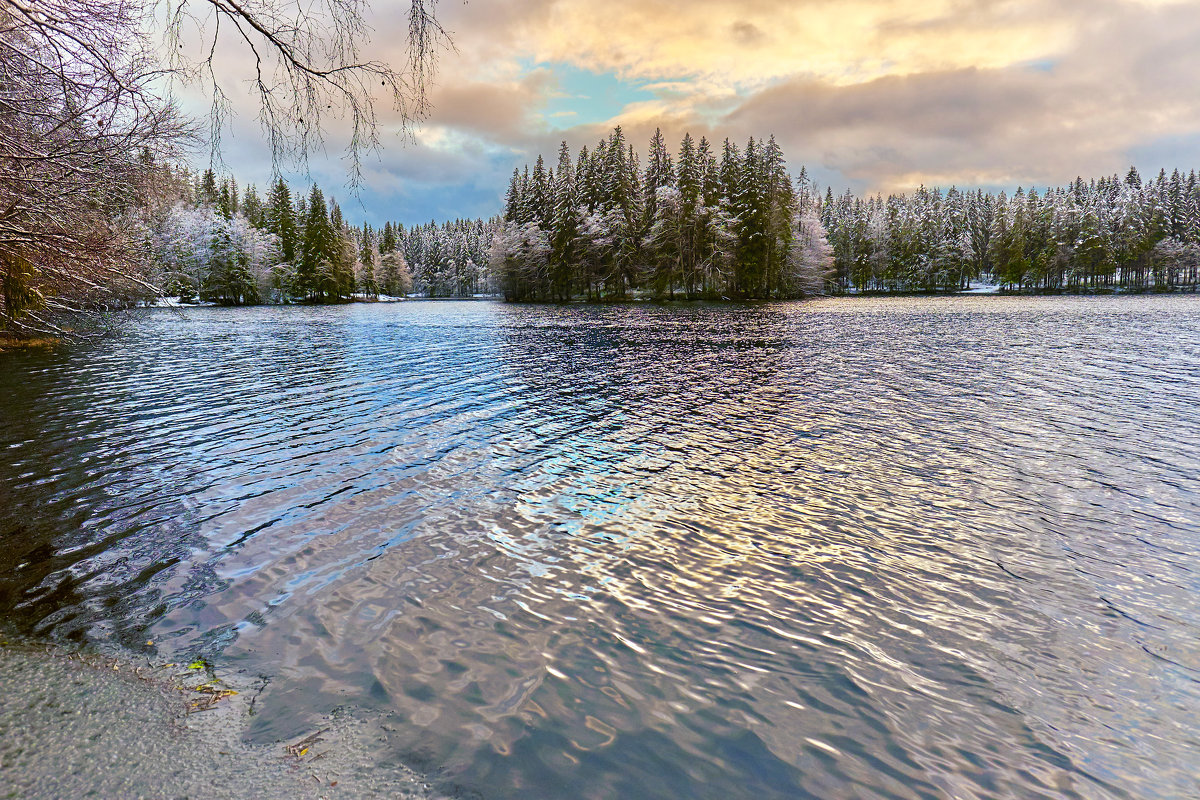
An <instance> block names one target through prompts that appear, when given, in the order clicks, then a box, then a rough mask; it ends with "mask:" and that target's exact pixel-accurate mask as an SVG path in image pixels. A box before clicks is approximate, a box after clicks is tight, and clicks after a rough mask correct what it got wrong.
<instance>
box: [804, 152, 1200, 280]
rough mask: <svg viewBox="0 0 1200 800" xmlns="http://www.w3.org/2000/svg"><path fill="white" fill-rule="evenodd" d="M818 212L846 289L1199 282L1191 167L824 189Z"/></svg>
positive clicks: (1197, 199) (1198, 203) (1199, 209)
mask: <svg viewBox="0 0 1200 800" xmlns="http://www.w3.org/2000/svg"><path fill="white" fill-rule="evenodd" d="M820 214H821V220H822V222H823V224H824V226H825V228H826V230H827V232H828V237H829V241H830V243H831V245H832V246H833V251H834V262H835V268H836V274H835V278H834V282H835V285H836V286H837V287H838V289H839V290H841V291H859V292H866V291H881V292H892V291H937V290H955V289H963V288H967V287H968V286H969V285H970V282H971V281H972V280H984V281H988V282H991V283H994V284H997V285H999V286H1001V287H1002V288H1005V289H1008V290H1013V291H1030V292H1057V291H1070V292H1079V291H1106V290H1115V289H1121V290H1125V291H1172V290H1190V291H1195V290H1196V288H1197V284H1198V280H1200V275H1198V269H1200V224H1198V222H1200V187H1197V178H1196V174H1195V172H1190V173H1188V174H1187V175H1184V174H1182V173H1181V172H1180V171H1179V170H1175V171H1174V172H1173V173H1171V174H1170V175H1168V174H1167V173H1166V171H1165V170H1164V171H1160V172H1159V174H1158V176H1157V177H1155V178H1154V179H1152V180H1143V179H1142V177H1141V176H1140V175H1139V174H1138V172H1137V170H1136V169H1133V168H1131V169H1130V171H1129V172H1128V173H1127V174H1126V176H1125V177H1124V178H1121V177H1119V176H1117V175H1113V176H1110V177H1106V178H1099V179H1095V180H1092V181H1090V182H1085V181H1084V180H1083V179H1082V178H1079V179H1076V180H1075V181H1074V182H1073V183H1071V184H1070V185H1068V186H1064V187H1059V188H1051V189H1047V190H1045V191H1044V192H1042V193H1039V192H1037V191H1036V190H1030V191H1028V192H1027V191H1025V190H1024V189H1018V190H1017V191H1016V192H1015V193H1014V194H1013V196H1012V197H1009V196H1008V195H1007V194H1006V193H1005V192H1000V193H999V194H990V193H986V192H983V191H974V192H962V191H959V190H958V189H956V188H953V187H952V188H950V189H949V190H947V191H943V190H941V189H936V188H935V189H927V188H924V187H922V188H921V189H919V190H917V191H916V192H915V193H913V194H911V195H892V196H890V197H888V198H886V199H885V198H883V197H879V196H877V197H868V198H861V197H855V196H854V195H852V194H851V193H849V192H847V193H845V194H844V195H842V196H841V197H838V198H835V197H834V196H833V194H832V192H829V193H828V194H826V195H825V199H824V200H823V201H822V202H821V206H820Z"/></svg>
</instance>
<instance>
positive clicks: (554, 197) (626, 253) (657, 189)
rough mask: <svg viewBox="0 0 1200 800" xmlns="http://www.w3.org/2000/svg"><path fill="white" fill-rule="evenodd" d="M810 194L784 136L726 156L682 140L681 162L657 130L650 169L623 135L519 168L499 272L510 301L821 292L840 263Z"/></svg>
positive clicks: (499, 236)
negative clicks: (787, 154)
mask: <svg viewBox="0 0 1200 800" xmlns="http://www.w3.org/2000/svg"><path fill="white" fill-rule="evenodd" d="M811 188H812V187H811V185H810V184H809V183H808V181H807V177H806V175H805V173H803V172H802V173H801V177H800V179H799V180H798V181H795V182H794V181H793V180H792V178H791V176H790V175H789V174H788V172H787V169H786V164H785V160H784V155H783V152H782V151H781V150H780V148H779V146H778V145H777V144H776V142H775V138H774V137H771V138H770V139H768V140H766V141H762V142H756V141H755V140H754V139H753V138H751V139H750V140H749V141H747V142H746V145H745V147H744V148H739V147H738V146H737V145H736V144H733V143H731V142H730V141H729V140H728V139H726V140H725V142H724V144H723V145H722V146H721V151H720V154H719V155H718V153H717V152H716V151H715V150H714V148H713V146H712V144H711V143H710V142H709V141H708V139H707V138H705V137H701V138H700V139H699V141H696V140H694V139H693V138H692V136H691V135H690V134H685V135H684V137H683V141H682V142H681V143H680V146H679V151H678V154H677V155H676V156H674V157H672V155H671V153H670V152H669V151H668V149H667V146H666V143H665V141H664V139H663V135H662V131H661V130H655V132H654V136H653V137H652V139H651V141H650V146H649V152H648V154H647V157H646V164H645V167H644V168H643V167H642V165H641V160H640V158H639V156H638V154H637V152H636V151H635V150H634V148H633V146H632V145H631V144H630V143H629V142H627V141H626V137H625V134H624V132H623V131H622V129H621V128H620V127H617V128H615V129H614V130H613V131H612V133H611V134H609V135H608V137H607V138H605V139H602V140H601V141H600V142H598V143H597V144H596V146H595V147H594V148H592V149H591V150H590V151H589V150H588V149H587V147H583V148H581V149H580V151H579V154H578V155H577V156H576V157H575V158H572V156H571V152H570V149H569V148H568V146H567V143H566V142H563V143H562V145H561V146H560V148H559V152H558V162H557V164H556V165H555V166H553V167H549V168H548V167H547V166H546V163H545V160H544V159H543V158H542V157H541V156H539V157H538V159H537V162H536V163H535V164H534V166H533V169H532V170H530V168H529V167H528V166H526V167H525V169H524V170H523V171H520V170H515V171H514V172H513V175H512V179H511V181H510V183H509V188H508V193H507V196H506V202H505V210H504V223H503V225H502V226H501V227H500V229H499V230H498V231H497V233H496V235H495V237H494V239H493V240H492V248H491V267H492V270H493V272H494V273H495V279H496V281H497V283H498V284H499V285H500V286H501V287H502V288H503V291H504V295H505V297H506V298H507V299H509V300H533V301H546V300H555V301H565V300H570V299H573V298H584V299H587V300H591V301H596V300H606V299H625V298H628V297H631V296H646V297H654V298H668V299H676V298H679V299H696V298H705V299H732V298H771V297H803V296H807V295H813V294H820V293H823V292H824V290H825V287H826V284H827V283H828V281H829V279H830V277H831V270H832V268H833V260H832V251H831V249H830V246H829V243H828V242H827V241H826V237H825V234H824V231H823V230H822V228H821V223H820V218H819V210H820V207H819V203H818V202H817V200H818V198H816V197H814V196H813V193H812V191H811Z"/></svg>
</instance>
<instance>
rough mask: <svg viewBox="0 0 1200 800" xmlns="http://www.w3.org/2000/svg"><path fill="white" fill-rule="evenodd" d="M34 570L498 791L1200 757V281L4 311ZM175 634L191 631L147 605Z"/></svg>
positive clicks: (4, 545)
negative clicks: (116, 319) (44, 321)
mask: <svg viewBox="0 0 1200 800" xmlns="http://www.w3.org/2000/svg"><path fill="white" fill-rule="evenodd" d="M0 413H2V416H0V452H2V453H3V454H4V456H3V460H2V461H0V614H2V618H3V620H4V621H5V623H6V624H7V626H8V627H9V628H10V629H11V630H14V631H16V632H18V633H23V634H26V635H31V636H35V637H41V638H50V639H57V640H86V641H100V642H107V643H110V644H111V643H116V644H119V645H121V646H123V647H126V648H129V649H132V650H139V651H140V650H147V649H148V650H151V651H154V652H152V657H154V658H159V659H165V658H167V657H170V656H174V655H178V654H181V653H186V654H193V653H199V654H204V655H206V656H208V657H209V658H211V659H212V660H213V661H214V662H215V663H217V664H218V665H221V667H222V668H225V669H229V670H233V669H244V670H247V671H249V672H251V673H256V674H261V675H264V676H267V677H268V678H269V680H270V682H269V684H268V689H267V691H266V693H265V694H264V695H263V696H262V697H261V698H260V700H259V703H258V707H259V711H260V713H259V715H258V716H257V717H256V718H255V719H256V723H255V726H254V728H253V729H252V730H251V735H252V737H253V738H254V739H255V740H259V741H263V742H268V741H272V740H275V739H278V738H282V737H288V736H294V735H297V734H298V733H301V732H304V731H306V730H308V729H309V727H310V726H311V725H313V724H314V720H316V719H318V718H319V717H320V716H321V715H322V714H325V713H327V712H328V711H330V710H331V709H333V708H334V707H336V706H345V705H355V706H360V707H370V708H372V709H374V710H377V711H378V710H383V711H386V712H390V713H392V714H393V715H394V718H395V721H396V725H395V727H396V734H395V736H394V737H393V741H391V743H390V745H389V747H388V748H387V749H386V750H385V749H384V748H382V747H381V749H380V752H379V754H378V757H379V760H380V763H381V764H383V763H388V762H389V760H400V761H403V762H406V763H410V764H413V765H414V766H416V767H418V768H420V769H423V770H427V771H430V772H432V773H434V774H436V775H437V776H438V777H439V780H440V781H441V782H442V785H443V786H444V787H447V788H456V789H457V790H458V791H460V792H462V793H464V794H467V795H468V796H471V795H472V793H477V796H481V797H484V798H529V797H539V798H571V800H576V799H577V798H623V799H624V798H685V797H686V798H718V799H719V800H729V798H746V797H753V798H755V799H756V800H760V799H763V798H797V797H809V796H811V797H820V798H835V797H961V798H966V797H981V798H982V797H997V796H1013V797H1039V796H1041V797H1075V796H1079V797H1181V796H1196V795H1198V794H1200V778H1198V775H1200V682H1198V681H1200V575H1198V573H1197V570H1200V299H1198V298H1181V297H1169V298H1147V297H1140V298H1095V299H1082V298H1074V299H1049V298H1040V299H1037V298H1026V299H1017V298H999V297H973V298H968V297H958V298H938V299H881V300H867V299H854V300H842V301H839V300H830V301H820V302H814V303H804V304H767V305H748V306H737V307H713V306H682V307H675V308H664V307H653V306H640V307H603V308H553V307H535V308H522V307H510V306H504V305H501V304H492V303H415V302H414V303H405V304H396V305H386V306H384V305H376V306H362V305H356V306H349V307H338V308H324V309H301V308H256V309H204V310H194V311H188V312H186V313H185V314H182V315H180V314H177V313H174V312H170V311H161V312H147V313H146V314H145V315H144V316H143V317H140V318H138V320H137V321H136V323H135V324H134V325H133V326H132V328H131V330H129V331H128V332H127V333H126V334H124V335H122V336H120V337H117V338H113V339H109V340H106V341H103V342H100V343H97V344H93V345H88V346H79V347H75V348H73V349H71V350H69V351H65V352H57V353H22V354H14V353H9V354H0ZM147 640H153V641H155V642H156V645H155V646H154V647H153V648H149V647H147V646H146V645H145V642H146V641H147Z"/></svg>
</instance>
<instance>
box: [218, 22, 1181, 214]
mask: <svg viewBox="0 0 1200 800" xmlns="http://www.w3.org/2000/svg"><path fill="white" fill-rule="evenodd" d="M436 8H437V15H438V19H439V20H440V21H441V23H442V25H443V26H444V27H445V28H446V29H447V31H448V32H449V33H450V35H451V37H452V40H453V44H454V49H453V50H444V51H443V52H442V54H441V57H440V61H439V69H438V73H437V78H436V85H435V86H434V88H433V91H432V95H431V99H432V102H433V108H432V111H431V113H430V115H429V117H428V118H427V119H426V120H425V121H424V122H423V123H422V124H421V125H420V126H419V128H418V129H417V130H416V131H415V133H414V135H413V136H412V137H404V136H400V135H398V133H397V130H398V128H399V125H398V120H397V118H396V116H395V115H394V114H389V113H388V112H387V103H383V105H382V106H381V108H380V110H381V112H382V113H381V120H382V131H381V133H382V141H383V147H382V148H381V149H380V150H379V151H378V152H376V153H375V154H373V155H371V156H368V158H367V160H366V164H365V168H366V171H365V178H366V180H365V183H364V185H363V188H362V190H361V191H360V192H359V193H358V195H357V197H355V196H353V195H352V194H351V193H350V192H349V191H348V190H346V189H345V188H344V187H345V183H346V171H345V164H344V162H343V161H342V160H341V141H343V140H342V137H341V134H340V129H339V127H338V124H337V123H336V122H335V123H334V124H333V125H332V127H331V131H330V136H329V138H328V142H327V146H326V153H325V154H323V155H318V156H317V157H315V158H313V159H312V160H311V162H310V164H309V166H308V170H307V172H304V171H296V170H292V171H289V172H287V173H285V175H286V177H287V178H288V179H289V181H291V182H292V183H293V185H303V184H306V183H308V182H309V181H310V180H311V179H315V180H316V181H317V182H319V183H320V184H321V185H322V186H324V187H328V188H330V189H332V190H333V193H334V194H335V195H338V199H339V201H340V202H341V203H342V206H343V209H344V211H345V213H346V216H347V217H348V218H349V219H351V220H354V221H368V222H371V223H373V224H380V223H382V222H383V221H384V220H386V219H391V220H398V221H400V222H403V223H405V224H413V223H417V222H423V221H429V220H430V219H435V220H439V221H440V220H444V219H452V218H456V217H477V216H482V217H489V216H491V215H493V214H496V213H499V212H500V211H501V209H502V205H503V195H504V191H505V189H506V188H507V183H508V178H509V175H510V174H511V173H512V170H513V168H514V167H520V166H523V165H524V164H526V163H531V162H532V161H533V160H534V159H535V158H536V157H537V155H538V154H539V153H541V154H543V155H544V156H545V157H546V159H547V161H549V162H551V163H553V162H554V161H555V159H556V153H557V149H558V143H559V142H560V141H561V140H565V141H567V142H568V144H569V145H570V147H571V151H572V153H575V152H577V151H578V149H579V147H580V145H585V144H586V145H587V146H588V147H589V148H590V147H591V146H592V145H594V144H595V142H596V141H597V140H598V139H600V138H601V137H602V136H604V135H605V134H606V133H607V131H608V130H610V129H611V128H612V126H614V125H617V124H620V125H622V126H623V127H624V129H625V131H626V133H627V135H628V136H629V138H630V141H631V142H633V143H634V144H635V146H637V148H638V149H639V150H640V151H642V152H643V158H644V151H645V150H646V149H647V145H648V142H649V140H650V136H651V135H652V133H653V132H654V129H655V128H656V127H661V128H662V130H663V133H664V136H665V137H666V139H667V141H668V143H669V145H670V146H671V147H672V149H673V150H677V148H678V142H679V140H680V139H681V138H682V136H683V134H684V132H685V131H690V132H691V133H692V135H693V136H694V137H696V138H699V136H700V135H707V136H708V137H709V138H710V139H713V140H715V141H716V142H720V141H721V140H723V139H724V138H726V137H729V138H731V139H733V140H735V141H737V142H738V143H739V144H740V143H742V142H744V141H745V140H746V138H747V137H749V136H754V137H755V138H760V137H763V138H765V137H767V136H769V135H772V134H773V135H774V136H775V137H776V138H777V140H778V141H779V143H780V145H781V147H782V148H783V151H784V153H785V154H786V156H787V158H788V163H789V166H790V168H791V169H792V172H793V174H795V172H797V171H798V170H799V168H800V167H801V165H804V166H806V167H807V168H808V170H809V172H810V174H812V175H813V176H814V177H815V179H816V180H817V182H818V184H820V185H821V186H832V187H833V188H834V191H835V193H840V192H841V191H843V190H845V189H851V190H853V191H856V192H883V193H888V192H896V191H908V190H912V189H914V188H916V187H918V186H920V185H922V184H924V185H941V186H949V185H951V184H953V185H957V186H958V187H960V188H967V187H982V188H987V189H992V190H995V189H1008V190H1010V191H1011V190H1013V189H1015V188H1016V187H1018V186H1026V187H1028V186H1046V185H1060V184H1063V183H1066V182H1068V181H1071V180H1073V179H1074V178H1075V177H1076V176H1079V175H1082V176H1084V177H1085V178H1086V177H1093V176H1099V175H1106V174H1114V173H1120V174H1124V172H1125V171H1126V170H1127V169H1128V167H1129V166H1130V165H1131V164H1133V165H1136V166H1137V167H1138V168H1139V169H1141V170H1142V171H1143V173H1157V171H1158V169H1159V168H1162V167H1165V168H1167V170H1168V171H1170V169H1171V168H1173V167H1176V166H1178V167H1180V168H1188V169H1190V168H1192V167H1200V80H1197V76H1200V2H1197V1H1196V0H1188V1H1187V2H1168V1H1167V0H742V1H741V2H718V1H717V0H671V2H655V0H604V1H603V2H595V0H593V1H592V2H583V0H469V1H468V0H441V2H440V3H439V4H438V5H437V7H436ZM406 13H407V3H406V2H395V0H374V2H373V3H372V4H371V5H370V8H369V10H368V11H367V18H368V22H369V23H370V25H371V26H372V29H373V35H372V41H371V43H370V45H369V46H368V48H367V53H368V55H370V56H374V57H378V58H382V59H385V60H390V61H391V62H393V63H403V62H404V61H405V59H406V57H407V54H406V51H405V45H404V42H405V31H406V26H407V20H406V16H405V15H406ZM247 57H248V55H247V54H246V53H243V52H240V51H239V50H238V49H237V48H236V47H234V46H233V45H232V43H230V44H229V50H228V61H229V63H231V64H232V65H233V66H234V67H235V69H233V72H234V73H236V66H237V64H238V63H239V62H238V59H243V60H244V59H246V58H247ZM246 63H247V66H248V62H246ZM243 85H244V82H243V83H242V84H235V85H234V86H232V87H227V91H228V92H229V94H230V95H231V98H232V100H233V103H234V106H235V109H237V110H239V111H240V113H239V115H238V116H237V118H236V119H235V120H234V122H233V123H232V128H231V129H230V131H229V132H228V133H227V134H226V137H225V145H226V147H225V153H224V161H225V164H226V165H227V168H228V169H229V170H231V171H232V172H233V173H234V174H235V175H237V176H239V178H241V179H242V180H243V181H253V182H256V183H257V184H259V185H260V186H261V185H263V184H265V183H266V182H267V181H268V180H269V179H270V159H269V157H268V155H267V149H266V146H265V144H264V143H263V135H262V132H261V130H260V129H259V127H258V124H257V122H256V120H255V114H254V108H253V101H252V98H250V96H249V94H248V93H243V92H242V91H241V87H242V86H243Z"/></svg>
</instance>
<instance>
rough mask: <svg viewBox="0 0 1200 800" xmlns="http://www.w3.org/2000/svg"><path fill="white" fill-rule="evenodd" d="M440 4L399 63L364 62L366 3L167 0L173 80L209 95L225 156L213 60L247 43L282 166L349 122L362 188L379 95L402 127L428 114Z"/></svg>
mask: <svg viewBox="0 0 1200 800" xmlns="http://www.w3.org/2000/svg"><path fill="white" fill-rule="evenodd" d="M2 1H3V0H0V2H2ZM149 1H150V0H141V2H149ZM436 2H437V0H411V4H410V6H409V12H408V31H407V34H408V47H409V49H408V59H407V61H406V62H405V63H404V64H403V65H400V66H396V65H392V64H387V63H384V62H381V61H377V60H368V59H364V58H363V57H362V49H363V46H364V45H365V44H366V43H367V41H368V39H369V33H370V31H369V28H368V27H367V24H366V21H365V12H366V10H367V5H366V2H365V0H317V1H316V2H311V3H306V4H304V5H303V6H300V5H292V4H289V3H284V2H281V0H165V7H166V11H167V14H166V33H167V35H166V43H167V49H168V50H169V60H168V61H167V63H168V64H169V65H170V68H171V70H172V74H173V76H174V77H176V78H178V79H180V80H182V81H184V82H186V83H189V84H191V85H199V86H202V87H203V88H205V89H206V90H207V92H208V94H209V97H210V98H211V100H212V107H211V111H210V114H209V122H210V128H209V131H210V140H211V143H212V145H213V151H214V152H218V151H219V148H220V137H221V131H222V128H223V126H224V125H225V124H226V123H227V121H228V118H229V112H230V108H231V104H230V101H229V95H228V94H227V93H226V91H225V90H224V88H223V86H222V83H221V80H220V79H219V76H218V74H217V71H216V69H215V68H214V67H215V61H216V59H217V56H218V54H219V53H220V52H221V48H222V46H226V47H235V46H236V45H241V47H242V48H243V49H244V50H248V51H249V54H250V55H251V56H252V63H253V68H252V69H253V72H252V74H251V75H250V76H249V77H250V79H251V84H252V86H253V90H254V93H255V94H256V95H257V98H258V100H259V120H260V122H261V123H262V125H263V128H264V131H265V133H266V135H267V139H268V142H269V144H270V148H271V155H272V159H273V162H274V164H275V165H276V166H278V165H279V164H280V163H282V162H295V163H301V164H303V163H306V161H307V159H308V158H309V156H310V155H311V154H312V153H313V151H314V150H315V149H317V148H319V147H320V146H321V145H322V143H323V134H324V130H325V122H326V121H327V119H328V117H329V116H330V115H331V114H332V115H335V116H338V117H343V118H346V119H348V120H349V122H350V139H349V143H348V145H347V148H346V156H347V161H348V171H349V174H350V178H351V181H352V182H357V180H358V179H359V178H360V177H361V158H362V155H363V154H364V152H367V151H371V150H374V149H375V148H377V147H378V146H379V136H378V125H377V123H378V117H377V113H376V105H375V98H376V97H379V96H386V97H388V98H389V99H390V101H391V104H392V106H393V108H394V109H395V110H396V111H398V112H399V120H400V124H401V128H402V129H404V130H407V128H408V126H409V125H410V124H411V123H412V122H414V121H417V120H419V119H421V118H423V117H424V116H425V115H426V114H427V113H428V111H429V100H428V89H429V86H430V82H431V80H432V77H433V74H434V70H435V68H436V66H437V58H438V53H439V51H440V48H441V47H442V46H448V45H450V40H449V37H448V36H447V35H446V33H445V31H444V30H443V29H442V27H441V25H440V24H439V23H438V21H437V19H436V17H435V15H434V13H433V12H434V8H435V5H436ZM189 54H194V55H189Z"/></svg>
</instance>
